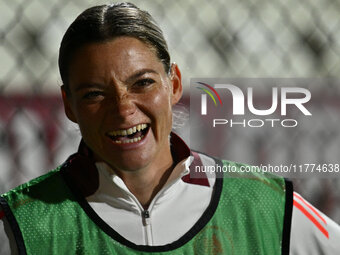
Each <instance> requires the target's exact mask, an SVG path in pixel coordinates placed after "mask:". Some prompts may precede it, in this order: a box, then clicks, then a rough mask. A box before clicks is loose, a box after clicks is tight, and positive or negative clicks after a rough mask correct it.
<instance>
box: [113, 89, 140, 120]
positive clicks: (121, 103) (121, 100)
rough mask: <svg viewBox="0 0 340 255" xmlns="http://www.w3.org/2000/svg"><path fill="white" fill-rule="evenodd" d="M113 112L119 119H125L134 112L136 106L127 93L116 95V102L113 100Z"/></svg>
mask: <svg viewBox="0 0 340 255" xmlns="http://www.w3.org/2000/svg"><path fill="white" fill-rule="evenodd" d="M114 101H115V102H114V104H115V107H114V108H115V109H116V110H115V111H116V114H117V115H118V116H119V117H123V118H125V117H127V116H129V115H132V114H134V113H135V111H136V105H135V103H134V100H133V98H132V96H131V95H129V94H128V93H127V92H125V93H121V94H120V95H117V97H116V100H114Z"/></svg>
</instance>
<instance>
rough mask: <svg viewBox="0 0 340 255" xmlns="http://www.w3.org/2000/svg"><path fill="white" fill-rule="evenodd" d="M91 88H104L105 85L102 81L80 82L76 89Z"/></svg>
mask: <svg viewBox="0 0 340 255" xmlns="http://www.w3.org/2000/svg"><path fill="white" fill-rule="evenodd" d="M90 88H98V89H104V88H105V86H104V85H102V84H100V83H80V84H78V85H77V87H76V89H75V91H76V92H77V91H79V90H83V89H90Z"/></svg>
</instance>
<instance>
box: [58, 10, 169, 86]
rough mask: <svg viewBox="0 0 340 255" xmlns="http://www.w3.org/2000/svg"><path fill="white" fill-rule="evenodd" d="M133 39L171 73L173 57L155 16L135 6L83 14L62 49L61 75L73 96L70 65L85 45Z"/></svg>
mask: <svg viewBox="0 0 340 255" xmlns="http://www.w3.org/2000/svg"><path fill="white" fill-rule="evenodd" d="M119 36H130V37H134V38H136V39H139V40H141V41H143V42H144V43H146V44H148V45H149V46H151V47H152V48H154V49H155V51H156V55H157V57H158V58H159V60H160V61H161V62H162V63H163V65H164V69H165V71H166V72H167V73H168V72H169V71H170V55H169V51H168V46H167V43H166V41H165V39H164V36H163V33H162V30H161V29H160V28H159V26H158V25H157V24H156V22H155V20H154V19H153V18H152V16H151V15H150V14H149V13H148V12H146V11H143V10H141V9H139V8H138V7H137V6H135V5H134V4H131V3H117V4H110V5H101V6H94V7H91V8H89V9H87V10H85V11H84V12H82V13H81V14H80V15H79V16H78V17H77V18H76V19H75V21H74V22H73V23H72V24H71V25H70V27H69V28H68V29H67V31H66V33H65V35H64V37H63V39H62V41H61V45H60V49H59V60H58V64H59V71H60V76H61V79H62V81H63V84H64V87H65V90H66V92H67V93H69V85H68V78H69V72H70V70H69V65H70V62H71V60H72V57H73V56H74V54H75V52H76V51H77V50H78V49H79V48H80V47H82V46H84V45H85V44H89V43H96V42H98V43H100V42H105V41H109V40H112V39H114V38H116V37H119Z"/></svg>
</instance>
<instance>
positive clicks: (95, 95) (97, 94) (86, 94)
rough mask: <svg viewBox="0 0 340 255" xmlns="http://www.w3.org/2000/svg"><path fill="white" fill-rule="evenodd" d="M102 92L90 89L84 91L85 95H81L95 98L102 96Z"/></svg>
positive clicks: (85, 97)
mask: <svg viewBox="0 0 340 255" xmlns="http://www.w3.org/2000/svg"><path fill="white" fill-rule="evenodd" d="M102 95H103V92H101V91H90V92H87V93H85V95H84V96H83V98H84V99H95V98H97V97H99V96H102Z"/></svg>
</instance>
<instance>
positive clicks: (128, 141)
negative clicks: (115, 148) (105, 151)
mask: <svg viewBox="0 0 340 255" xmlns="http://www.w3.org/2000/svg"><path fill="white" fill-rule="evenodd" d="M143 137H144V136H143V135H142V136H140V137H137V138H133V139H125V140H123V141H120V140H119V141H114V142H115V143H136V142H139V141H140V140H142V138H143Z"/></svg>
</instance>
